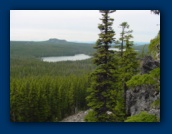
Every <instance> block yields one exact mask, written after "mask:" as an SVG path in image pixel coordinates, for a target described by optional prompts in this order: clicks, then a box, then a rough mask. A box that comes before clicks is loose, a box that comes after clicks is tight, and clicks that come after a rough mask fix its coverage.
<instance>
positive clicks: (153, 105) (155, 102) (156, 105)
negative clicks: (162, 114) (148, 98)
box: [151, 98, 160, 108]
mask: <svg viewBox="0 0 172 134" xmlns="http://www.w3.org/2000/svg"><path fill="white" fill-rule="evenodd" d="M151 107H152V108H160V98H159V99H157V100H155V101H154V102H153V103H152V104H151Z"/></svg>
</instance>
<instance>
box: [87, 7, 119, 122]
mask: <svg viewBox="0 0 172 134" xmlns="http://www.w3.org/2000/svg"><path fill="white" fill-rule="evenodd" d="M113 12H115V10H100V13H101V14H102V18H101V19H100V20H101V21H102V24H99V26H98V28H99V29H100V31H101V33H100V34H99V39H98V40H97V42H96V46H95V47H94V48H95V49H97V51H96V53H95V54H94V60H93V61H94V64H96V66H97V67H96V69H95V71H94V72H93V73H92V75H91V85H90V88H89V89H88V91H89V96H88V97H87V100H88V102H89V103H88V106H89V107H90V108H91V109H92V110H93V111H92V112H94V115H95V116H94V117H93V118H94V119H93V121H97V122H108V121H115V111H114V108H115V105H116V102H115V95H116V91H115V85H114V81H115V79H114V75H113V74H114V71H115V70H114V62H115V61H114V59H113V58H114V56H113V55H114V54H113V51H110V50H109V48H110V46H111V44H112V43H113V42H114V35H115V32H114V31H113V29H112V24H113V21H114V19H112V18H110V14H112V13H113ZM90 121H91V120H90Z"/></svg>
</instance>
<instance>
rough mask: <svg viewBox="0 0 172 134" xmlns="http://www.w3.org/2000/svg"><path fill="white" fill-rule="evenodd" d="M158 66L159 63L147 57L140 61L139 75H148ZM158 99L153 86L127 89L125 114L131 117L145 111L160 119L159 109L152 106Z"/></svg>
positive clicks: (157, 92)
mask: <svg viewBox="0 0 172 134" xmlns="http://www.w3.org/2000/svg"><path fill="white" fill-rule="evenodd" d="M159 66H160V61H155V60H153V58H152V57H151V56H147V57H145V58H144V59H143V60H142V65H141V74H145V73H149V72H150V71H151V70H153V69H154V68H157V67H159ZM158 99H160V92H159V91H157V89H156V88H155V87H154V86H151V85H149V86H148V85H142V86H138V87H135V88H133V89H129V90H128V91H127V93H126V106H127V107H126V110H127V113H128V115H131V116H132V115H135V114H138V113H140V112H141V111H147V112H148V113H150V114H154V115H156V116H157V117H158V118H160V108H159V107H158V108H157V107H153V106H152V104H153V102H155V101H156V100H158Z"/></svg>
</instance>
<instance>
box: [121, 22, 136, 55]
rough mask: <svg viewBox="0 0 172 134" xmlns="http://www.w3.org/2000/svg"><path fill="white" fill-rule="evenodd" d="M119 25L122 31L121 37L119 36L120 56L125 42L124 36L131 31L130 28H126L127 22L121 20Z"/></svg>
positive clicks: (127, 26)
mask: <svg viewBox="0 0 172 134" xmlns="http://www.w3.org/2000/svg"><path fill="white" fill-rule="evenodd" d="M120 27H121V28H122V32H121V33H120V34H121V37H120V38H119V41H120V46H119V48H120V50H121V57H122V56H123V50H124V43H125V44H126V36H127V35H129V34H131V33H132V32H133V31H132V30H128V29H129V25H128V23H127V22H123V23H121V24H120Z"/></svg>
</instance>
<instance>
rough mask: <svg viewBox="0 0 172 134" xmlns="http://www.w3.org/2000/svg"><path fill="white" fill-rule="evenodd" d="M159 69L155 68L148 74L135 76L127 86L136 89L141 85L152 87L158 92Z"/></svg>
mask: <svg viewBox="0 0 172 134" xmlns="http://www.w3.org/2000/svg"><path fill="white" fill-rule="evenodd" d="M159 81H160V68H155V69H154V70H152V71H150V73H149V74H143V75H140V74H138V75H135V76H133V77H132V78H131V79H130V80H129V81H128V82H127V86H129V87H136V86H141V85H154V86H155V87H156V89H157V90H158V91H159V90H160V82H159Z"/></svg>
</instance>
